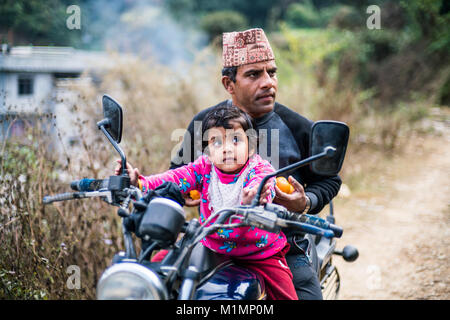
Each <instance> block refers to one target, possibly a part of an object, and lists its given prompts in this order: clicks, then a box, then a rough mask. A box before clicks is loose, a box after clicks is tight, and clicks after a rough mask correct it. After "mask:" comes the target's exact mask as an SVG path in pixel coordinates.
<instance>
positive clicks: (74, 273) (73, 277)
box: [66, 265, 81, 290]
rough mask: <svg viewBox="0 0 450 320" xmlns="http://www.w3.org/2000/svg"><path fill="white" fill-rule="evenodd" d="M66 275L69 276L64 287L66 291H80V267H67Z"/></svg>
mask: <svg viewBox="0 0 450 320" xmlns="http://www.w3.org/2000/svg"><path fill="white" fill-rule="evenodd" d="M66 273H67V274H69V275H70V276H69V278H67V282H66V286H67V289H70V290H73V289H80V288H81V272H80V267H79V266H77V265H71V266H68V267H67V269H66Z"/></svg>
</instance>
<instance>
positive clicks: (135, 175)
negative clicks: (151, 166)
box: [114, 159, 140, 187]
mask: <svg viewBox="0 0 450 320" xmlns="http://www.w3.org/2000/svg"><path fill="white" fill-rule="evenodd" d="M116 162H117V163H118V164H117V166H116V168H115V170H114V174H115V175H116V176H118V175H120V174H121V172H122V160H120V159H118V160H116ZM127 171H128V175H129V176H130V183H131V184H132V185H133V186H135V187H138V179H139V175H140V173H139V169H138V168H133V166H132V165H131V164H130V163H129V162H128V161H127Z"/></svg>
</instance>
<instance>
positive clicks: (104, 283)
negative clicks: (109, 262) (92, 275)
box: [97, 262, 167, 300]
mask: <svg viewBox="0 0 450 320" xmlns="http://www.w3.org/2000/svg"><path fill="white" fill-rule="evenodd" d="M97 299H99V300H166V299H167V291H166V289H165V287H164V285H163V283H162V281H161V279H160V278H159V277H158V275H157V274H156V273H154V272H153V271H152V270H150V269H148V268H146V267H144V266H142V265H140V264H137V263H131V262H123V263H118V264H115V265H113V266H111V267H109V268H108V269H106V270H105V272H104V273H103V274H102V276H101V278H100V280H99V282H98V285H97Z"/></svg>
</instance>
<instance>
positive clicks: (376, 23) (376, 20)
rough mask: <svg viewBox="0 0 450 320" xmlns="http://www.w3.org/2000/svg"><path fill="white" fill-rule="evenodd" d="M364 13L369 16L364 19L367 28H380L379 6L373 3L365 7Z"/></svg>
mask: <svg viewBox="0 0 450 320" xmlns="http://www.w3.org/2000/svg"><path fill="white" fill-rule="evenodd" d="M366 13H367V14H370V16H369V17H368V18H367V20H366V26H367V29H369V30H373V29H377V30H379V29H381V9H380V7H379V6H377V5H375V4H373V5H370V6H368V7H367V9H366Z"/></svg>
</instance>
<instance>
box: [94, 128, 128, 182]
mask: <svg viewBox="0 0 450 320" xmlns="http://www.w3.org/2000/svg"><path fill="white" fill-rule="evenodd" d="M97 125H98V128H99V129H100V130H102V132H103V133H104V134H105V136H106V137H107V138H108V140H109V142H111V144H112V145H113V147H114V149H116V151H117V152H118V153H119V155H120V159H121V160H122V175H123V176H127V175H128V172H127V159H126V157H125V153H124V152H123V151H122V149H121V148H120V147H119V145H118V144H117V143H116V142H115V141H114V139H113V138H112V137H111V135H110V134H109V133H108V131H107V130H106V129H105V126H104V123H102V121H100V122H99V123H97Z"/></svg>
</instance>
